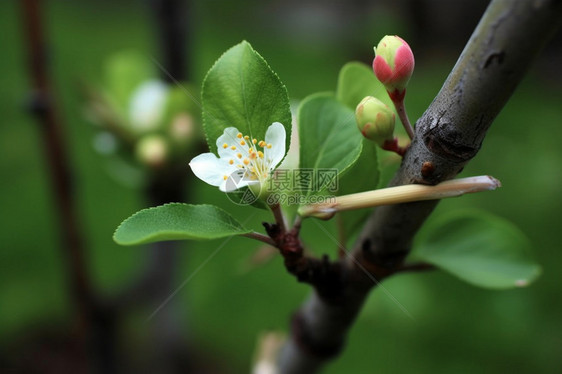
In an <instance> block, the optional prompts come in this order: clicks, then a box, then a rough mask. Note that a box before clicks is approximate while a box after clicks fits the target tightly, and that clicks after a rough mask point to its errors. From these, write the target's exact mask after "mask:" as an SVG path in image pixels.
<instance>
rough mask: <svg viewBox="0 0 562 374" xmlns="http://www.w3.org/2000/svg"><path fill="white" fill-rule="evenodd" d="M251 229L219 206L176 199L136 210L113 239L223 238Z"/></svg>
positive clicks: (123, 241) (128, 242) (132, 242)
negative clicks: (193, 203) (177, 201)
mask: <svg viewBox="0 0 562 374" xmlns="http://www.w3.org/2000/svg"><path fill="white" fill-rule="evenodd" d="M250 231H251V230H247V229H245V228H244V227H242V225H241V224H240V223H239V222H238V221H236V220H235V219H234V218H232V216H231V215H230V214H228V213H227V212H225V211H224V210H222V209H220V208H218V207H216V206H213V205H189V204H180V203H172V204H166V205H161V206H158V207H155V208H149V209H143V210H141V211H139V212H137V213H135V214H133V215H132V216H131V217H129V218H127V219H126V220H124V221H123V222H122V223H121V225H119V227H118V228H117V230H115V234H113V240H115V242H116V243H117V244H121V245H136V244H143V243H151V242H158V241H165V240H182V239H192V240H205V239H219V238H224V237H227V236H232V235H241V234H246V233H248V232H250Z"/></svg>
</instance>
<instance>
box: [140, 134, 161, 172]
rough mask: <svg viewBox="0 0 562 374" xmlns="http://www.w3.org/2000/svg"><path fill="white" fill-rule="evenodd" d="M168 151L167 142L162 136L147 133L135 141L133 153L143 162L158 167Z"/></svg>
mask: <svg viewBox="0 0 562 374" xmlns="http://www.w3.org/2000/svg"><path fill="white" fill-rule="evenodd" d="M168 151H169V147H168V144H167V142H166V140H165V139H164V138H163V137H162V136H159V135H148V136H145V137H143V138H142V139H141V140H140V141H139V142H138V143H137V146H136V152H135V153H136V156H137V158H138V159H139V161H141V162H142V163H143V164H145V165H148V166H151V167H160V166H162V165H164V164H165V163H166V159H167V158H168Z"/></svg>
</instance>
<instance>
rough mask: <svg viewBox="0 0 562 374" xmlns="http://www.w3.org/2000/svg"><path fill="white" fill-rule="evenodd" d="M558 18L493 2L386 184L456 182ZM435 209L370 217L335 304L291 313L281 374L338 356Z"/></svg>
mask: <svg viewBox="0 0 562 374" xmlns="http://www.w3.org/2000/svg"><path fill="white" fill-rule="evenodd" d="M561 15H562V3H561V2H560V1H558V0H545V1H533V0H527V1H522V0H521V1H518V0H509V1H508V0H494V1H492V3H491V4H490V6H489V7H488V9H487V10H486V13H485V14H484V16H483V18H482V20H481V21H480V23H479V25H478V26H477V28H476V30H475V31H474V34H473V35H472V37H471V39H470V40H469V42H468V44H467V46H466V47H465V50H464V51H463V53H462V55H461V56H460V58H459V60H458V62H457V64H456V65H455V67H454V69H453V71H452V72H451V74H450V75H449V77H448V78H447V81H446V82H445V84H444V86H443V88H442V89H441V91H440V92H439V94H438V95H437V97H436V98H435V100H434V101H433V103H432V104H431V105H430V107H429V108H428V109H427V111H426V112H425V113H424V115H423V116H422V117H421V118H420V119H419V120H418V122H417V127H416V137H415V138H414V141H413V142H412V145H411V147H410V148H409V149H408V151H407V152H406V154H405V157H404V160H403V162H402V166H401V168H400V170H399V171H398V172H397V174H396V176H395V178H394V179H393V181H392V182H391V185H402V184H410V183H422V184H436V183H439V182H441V181H444V180H447V179H451V178H453V177H454V176H456V175H457V174H458V173H459V172H460V171H461V170H462V168H463V167H464V165H465V164H466V163H467V162H468V161H469V160H470V159H472V158H473V157H474V156H475V155H476V153H477V152H478V150H479V149H480V146H481V144H482V141H483V139H484V136H485V134H486V131H487V130H488V128H489V127H490V125H491V123H492V121H493V120H494V118H495V117H496V116H497V114H498V113H499V112H500V110H501V108H502V107H503V106H504V104H505V103H506V101H507V100H508V99H509V97H510V96H511V94H512V93H513V91H514V90H515V87H516V86H517V84H518V83H519V81H520V80H521V79H522V77H523V75H524V73H525V71H526V70H527V69H528V68H529V66H530V64H531V62H532V60H533V59H534V57H535V56H536V55H537V54H538V53H539V51H540V50H541V48H542V47H543V45H544V44H545V43H546V42H547V41H548V40H549V38H550V36H551V35H552V34H553V32H554V31H555V30H556V28H557V26H558V25H559V24H560V21H561ZM437 202H438V201H424V202H416V203H407V204H399V205H392V206H385V207H379V208H377V209H376V210H375V212H374V213H373V215H372V216H371V217H370V219H369V220H368V222H367V223H366V225H365V227H364V229H363V231H362V233H361V235H360V237H359V240H358V241H357V243H356V245H355V248H354V249H353V252H352V255H351V256H347V257H346V259H345V261H344V263H343V266H342V273H341V274H342V275H341V277H342V278H341V283H340V284H341V285H342V286H341V289H340V290H339V296H340V297H339V298H330V300H325V299H323V298H322V297H321V295H318V294H313V295H312V297H311V298H310V299H309V300H308V301H307V302H306V303H305V304H304V306H303V307H302V308H301V310H300V311H299V312H298V313H297V315H298V319H299V323H298V324H296V326H297V328H293V332H292V337H291V339H290V341H289V343H288V344H287V345H286V347H285V348H284V350H283V352H282V354H281V357H280V372H281V373H291V374H294V373H312V372H314V371H317V370H318V369H319V368H320V367H321V366H322V365H323V364H324V363H326V362H327V361H328V360H329V359H330V358H332V357H333V356H334V355H335V354H336V353H337V352H338V349H339V348H340V347H341V346H343V344H344V341H345V337H346V335H347V331H348V329H349V327H350V326H351V324H352V323H353V321H354V319H355V317H356V315H357V314H358V312H359V310H360V308H361V306H362V303H363V301H364V300H365V298H366V296H367V295H368V293H369V291H370V290H371V288H372V287H373V286H375V285H376V284H377V283H378V281H380V280H381V279H382V278H384V277H386V276H388V275H390V274H393V273H394V272H396V271H398V270H399V269H400V267H401V264H402V262H403V260H404V258H405V257H406V255H407V254H408V253H409V250H410V246H411V242H412V239H413V237H414V235H415V233H416V232H417V230H418V229H419V228H420V226H421V225H422V224H423V222H424V221H425V219H426V218H427V216H428V215H429V214H430V213H431V212H432V210H433V208H434V207H435V205H436V204H437ZM367 273H369V274H374V275H375V278H376V281H374V280H373V278H372V276H367V275H366V274H367ZM335 301H337V302H335Z"/></svg>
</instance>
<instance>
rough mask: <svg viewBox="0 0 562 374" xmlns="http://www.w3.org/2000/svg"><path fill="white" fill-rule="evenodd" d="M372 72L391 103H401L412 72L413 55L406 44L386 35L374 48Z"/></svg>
mask: <svg viewBox="0 0 562 374" xmlns="http://www.w3.org/2000/svg"><path fill="white" fill-rule="evenodd" d="M373 71H374V72H375V75H376V76H377V79H378V80H379V81H381V83H382V84H383V85H384V86H385V88H386V90H387V91H388V94H389V95H390V98H391V99H392V100H393V101H401V100H403V99H404V95H405V94H406V86H407V85H408V81H409V80H410V77H411V76H412V73H413V72H414V54H413V53H412V50H411V49H410V46H409V45H408V43H406V42H405V41H404V40H403V39H402V38H400V37H398V36H391V35H387V36H385V37H384V38H382V39H381V41H380V42H379V45H378V46H377V47H376V48H375V59H374V60H373Z"/></svg>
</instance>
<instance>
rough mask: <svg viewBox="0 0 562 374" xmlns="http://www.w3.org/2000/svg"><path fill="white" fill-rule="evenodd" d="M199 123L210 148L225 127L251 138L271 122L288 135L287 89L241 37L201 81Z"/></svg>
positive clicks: (288, 137) (289, 121) (264, 129)
mask: <svg viewBox="0 0 562 374" xmlns="http://www.w3.org/2000/svg"><path fill="white" fill-rule="evenodd" d="M201 96H202V100H203V126H204V129H205V134H206V136H207V142H208V144H209V148H210V149H211V151H212V152H215V153H216V151H217V146H216V140H217V138H218V137H219V136H220V135H222V133H223V131H224V129H225V128H227V127H236V128H237V129H238V130H239V131H240V132H242V133H243V134H245V135H249V136H250V137H252V138H257V139H264V137H265V132H266V130H267V128H268V127H269V126H270V125H271V124H272V123H273V122H281V123H282V124H283V126H285V130H286V134H287V137H286V145H285V149H286V150H288V149H289V143H290V138H291V111H290V107H289V97H288V95H287V90H286V88H285V86H284V85H283V83H281V80H280V79H279V77H277V75H276V74H275V73H274V72H273V70H271V68H270V67H269V65H268V64H267V62H266V61H265V60H264V59H263V57H261V56H260V55H259V54H258V53H257V52H256V51H255V50H254V49H253V48H252V46H251V45H250V44H249V43H248V42H246V41H244V42H242V43H240V44H238V45H236V46H234V47H232V48H230V49H229V50H228V51H226V52H225V53H224V54H223V55H222V56H221V57H220V58H219V59H218V60H217V62H216V63H215V65H213V67H212V68H211V70H209V72H208V73H207V76H206V77H205V80H204V82H203V89H202V95H201Z"/></svg>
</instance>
